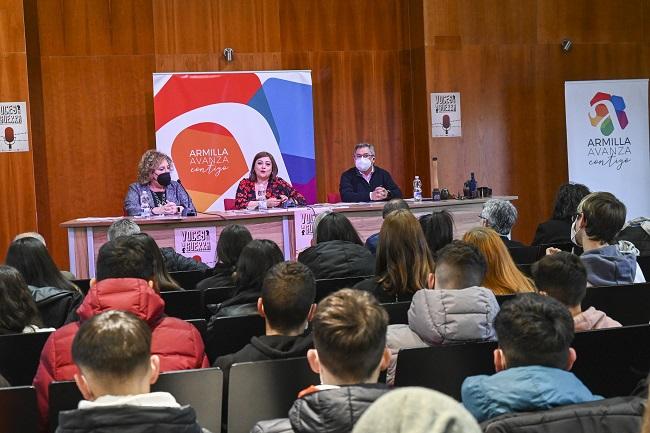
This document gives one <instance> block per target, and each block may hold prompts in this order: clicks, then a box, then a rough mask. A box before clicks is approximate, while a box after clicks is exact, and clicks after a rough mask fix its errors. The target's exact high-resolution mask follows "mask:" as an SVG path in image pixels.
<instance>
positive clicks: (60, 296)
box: [28, 286, 83, 328]
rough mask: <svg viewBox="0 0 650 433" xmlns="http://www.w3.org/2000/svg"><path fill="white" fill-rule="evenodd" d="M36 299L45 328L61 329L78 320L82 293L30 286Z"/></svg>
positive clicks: (30, 290)
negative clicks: (77, 312)
mask: <svg viewBox="0 0 650 433" xmlns="http://www.w3.org/2000/svg"><path fill="white" fill-rule="evenodd" d="M28 288H29V292H30V293H31V294H32V298H34V302H35V303H36V307H37V308H38V312H39V313H40V315H41V320H42V321H43V326H45V327H51V328H60V327H61V326H63V325H65V324H66V323H70V322H74V321H75V320H77V319H78V317H77V314H76V310H77V308H79V305H81V301H82V300H83V295H82V294H81V292H78V291H76V290H75V291H73V290H64V289H59V288H56V287H34V286H28Z"/></svg>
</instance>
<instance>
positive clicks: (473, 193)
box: [468, 172, 477, 198]
mask: <svg viewBox="0 0 650 433" xmlns="http://www.w3.org/2000/svg"><path fill="white" fill-rule="evenodd" d="M468 186H469V196H470V197H471V198H476V186H477V183H476V178H475V177H474V172H471V173H470V179H469V185H468Z"/></svg>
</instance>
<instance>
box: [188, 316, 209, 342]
mask: <svg viewBox="0 0 650 433" xmlns="http://www.w3.org/2000/svg"><path fill="white" fill-rule="evenodd" d="M185 321H186V322H187V323H190V324H191V325H193V326H194V327H195V328H196V329H197V330H198V331H199V332H200V333H201V339H203V341H205V339H206V338H207V337H208V323H207V322H206V320H205V319H185Z"/></svg>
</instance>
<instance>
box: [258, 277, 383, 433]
mask: <svg viewBox="0 0 650 433" xmlns="http://www.w3.org/2000/svg"><path fill="white" fill-rule="evenodd" d="M387 325H388V314H387V313H386V311H385V310H384V309H383V308H382V306H381V305H379V303H378V302H377V300H376V299H374V298H373V296H372V295H371V294H369V293H366V292H360V291H358V290H351V289H343V290H339V291H338V292H335V293H333V294H331V295H329V296H327V297H326V298H325V299H323V300H322V301H321V302H320V303H319V304H318V308H317V309H316V314H315V315H314V320H313V322H312V326H313V335H314V349H310V350H309V352H307V361H308V362H309V366H310V367H311V369H312V370H313V371H314V372H316V373H318V374H320V378H321V384H320V385H316V386H313V385H312V386H310V387H309V388H307V389H304V390H303V391H301V392H300V394H299V395H298V400H296V401H295V402H294V404H293V406H292V408H291V409H290V410H289V419H284V420H281V421H278V420H273V421H263V422H260V423H258V424H257V425H256V426H255V428H254V429H253V430H252V431H254V432H291V431H295V432H298V433H312V432H313V433H315V432H350V431H352V428H353V426H354V424H355V423H356V422H357V420H358V419H359V417H360V416H361V415H362V414H363V412H364V411H365V410H366V409H367V408H368V407H369V406H370V405H371V404H372V403H373V402H374V401H375V400H377V399H378V398H379V397H381V396H382V395H383V394H385V393H386V392H387V391H388V388H387V387H386V385H384V384H378V383H377V380H378V379H379V372H380V371H381V370H384V369H386V366H387V365H388V362H389V360H390V353H389V352H388V349H386V326H387Z"/></svg>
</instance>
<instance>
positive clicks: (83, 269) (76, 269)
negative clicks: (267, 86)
mask: <svg viewBox="0 0 650 433" xmlns="http://www.w3.org/2000/svg"><path fill="white" fill-rule="evenodd" d="M497 198H502V199H505V200H510V201H512V200H516V199H517V197H516V196H504V197H497ZM487 200H488V199H486V198H481V199H472V200H444V201H437V202H434V201H422V202H420V203H415V202H413V201H412V200H407V201H408V203H409V206H411V209H412V211H413V213H414V214H415V215H416V216H417V217H420V216H421V215H424V214H427V213H430V212H432V211H434V210H441V209H446V210H447V211H449V212H450V213H451V214H452V215H453V217H454V222H455V230H454V237H456V238H458V237H461V236H462V235H463V233H465V232H466V231H467V230H468V229H470V228H472V227H475V226H477V225H479V223H480V220H479V214H480V212H481V209H482V207H483V203H485V202H486V201H487ZM383 207H384V203H383V202H379V203H339V204H322V205H313V206H311V207H310V208H311V209H313V210H314V212H316V211H318V210H319V209H322V208H331V210H332V211H334V212H342V213H344V214H345V216H347V217H348V218H349V219H350V221H351V222H352V224H353V225H354V227H355V228H356V229H357V231H358V232H359V235H360V236H361V238H362V240H365V239H366V238H367V237H368V236H370V235H371V234H373V233H377V232H379V229H380V228H381V224H382V216H381V212H382V209H383ZM300 209H305V208H296V209H288V210H284V209H271V210H269V211H266V212H258V211H225V212H212V213H209V214H200V215H198V216H194V217H153V218H146V219H145V218H138V217H135V218H134V221H135V222H137V223H138V225H139V226H140V228H141V229H142V231H143V232H146V233H148V234H149V235H151V236H152V237H153V238H154V239H155V240H156V242H157V243H158V245H159V246H160V247H172V248H173V247H174V229H175V228H178V227H184V228H193V227H211V226H215V227H217V234H218V233H219V231H220V229H221V228H223V227H224V226H226V225H228V224H242V225H245V226H246V227H247V228H248V229H249V230H250V232H251V234H252V235H253V238H255V239H270V240H272V241H274V242H275V243H277V244H278V246H279V247H280V249H281V250H282V251H283V253H284V256H285V258H286V259H287V260H291V259H294V258H295V256H296V248H295V245H296V233H295V228H294V225H295V215H294V214H295V212H296V211H298V212H300ZM116 219H119V218H117V217H116V218H80V219H75V220H71V221H66V222H64V223H62V224H61V226H62V227H64V228H66V229H67V230H68V253H69V255H70V270H71V271H72V273H73V274H75V275H76V276H77V278H91V277H93V276H94V275H95V259H96V257H97V252H98V251H99V248H100V247H101V246H102V245H103V244H104V243H105V242H106V240H107V236H106V233H107V231H108V227H109V226H110V225H111V224H112V222H113V221H115V220H116Z"/></svg>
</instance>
